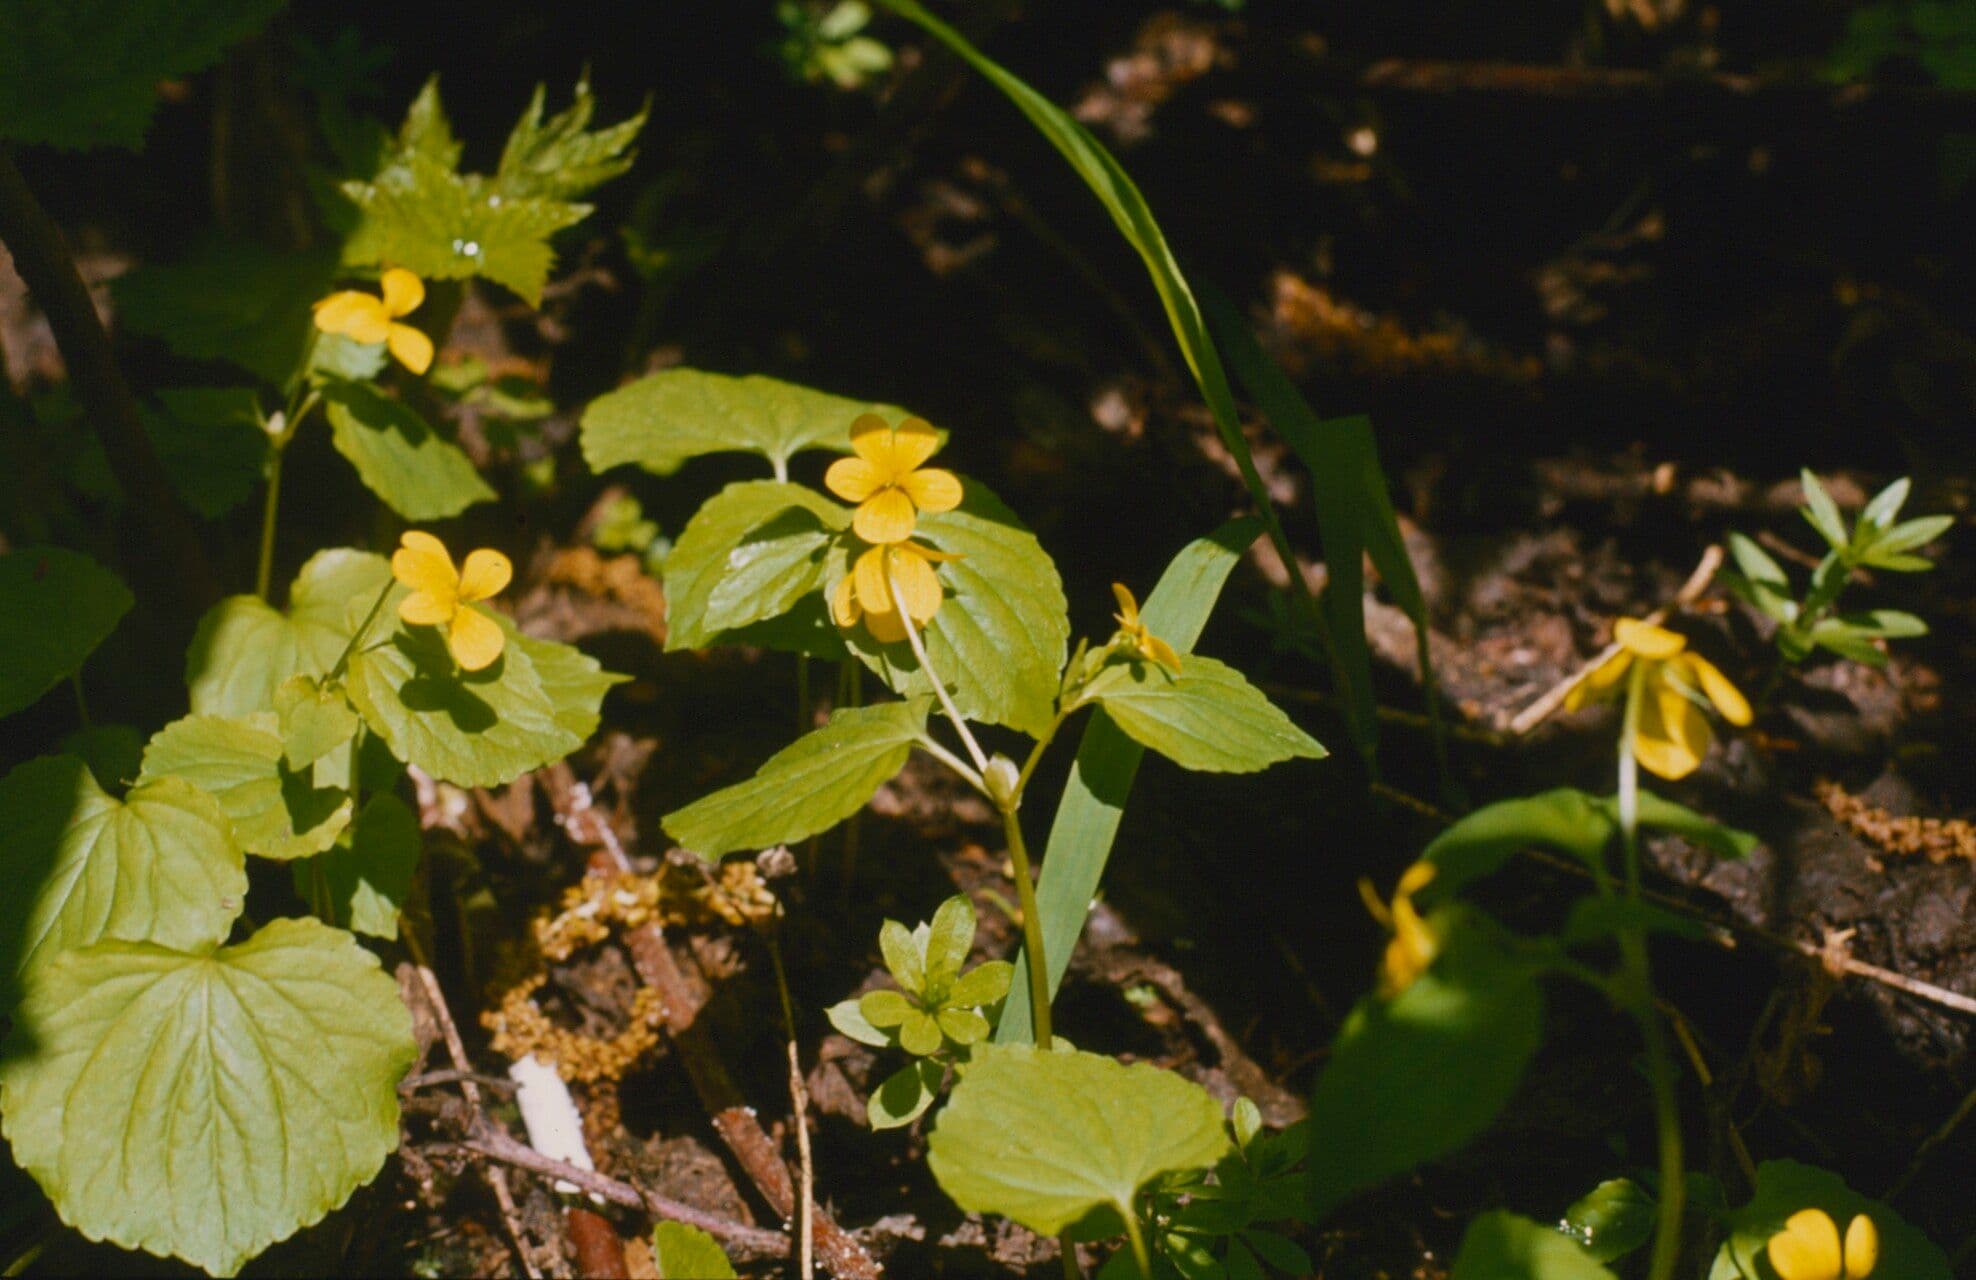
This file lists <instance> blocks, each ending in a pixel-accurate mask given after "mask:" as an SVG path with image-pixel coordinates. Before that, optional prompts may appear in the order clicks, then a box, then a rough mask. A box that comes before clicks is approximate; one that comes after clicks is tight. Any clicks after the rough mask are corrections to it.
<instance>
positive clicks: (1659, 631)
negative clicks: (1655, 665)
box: [1612, 618, 1688, 659]
mask: <svg viewBox="0 0 1976 1280" xmlns="http://www.w3.org/2000/svg"><path fill="white" fill-rule="evenodd" d="M1612 638H1613V639H1615V640H1617V641H1619V643H1620V646H1621V647H1622V648H1624V649H1626V650H1628V651H1630V652H1632V653H1635V654H1637V655H1639V656H1640V657H1642V658H1654V659H1666V658H1671V657H1673V656H1674V655H1675V654H1677V653H1679V652H1681V651H1682V650H1683V649H1685V648H1687V647H1688V640H1687V637H1685V636H1683V635H1682V634H1681V633H1680V632H1678V631H1669V630H1668V629H1667V628H1666V627H1656V626H1655V625H1654V624H1653V623H1651V622H1642V621H1640V620H1639V619H1638V618H1621V619H1620V620H1619V621H1617V622H1615V623H1613V624H1612Z"/></svg>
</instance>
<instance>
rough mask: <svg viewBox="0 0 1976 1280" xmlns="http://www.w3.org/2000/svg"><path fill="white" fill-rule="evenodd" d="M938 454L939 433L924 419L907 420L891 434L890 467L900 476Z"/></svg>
mask: <svg viewBox="0 0 1976 1280" xmlns="http://www.w3.org/2000/svg"><path fill="white" fill-rule="evenodd" d="M938 452H940V433H939V432H938V431H935V430H934V429H933V425H932V424H931V423H929V422H927V421H926V419H924V418H907V419H906V420H905V421H904V422H901V423H900V424H899V428H898V430H896V431H894V432H893V433H892V466H893V468H894V470H896V471H897V472H898V473H899V474H900V475H902V476H903V475H904V474H905V473H906V472H908V471H911V470H912V469H914V468H915V467H917V466H919V464H920V463H922V462H925V461H926V460H927V459H928V458H930V457H932V456H933V455H934V454H936V453H938Z"/></svg>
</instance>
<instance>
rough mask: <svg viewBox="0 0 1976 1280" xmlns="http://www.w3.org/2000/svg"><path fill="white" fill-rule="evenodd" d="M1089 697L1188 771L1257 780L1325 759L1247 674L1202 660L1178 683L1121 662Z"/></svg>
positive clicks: (1194, 657) (1194, 658) (1190, 662)
mask: <svg viewBox="0 0 1976 1280" xmlns="http://www.w3.org/2000/svg"><path fill="white" fill-rule="evenodd" d="M1085 696H1087V697H1089V698H1091V699H1093V700H1095V701H1096V702H1098V703H1099V704H1100V705H1101V706H1103V707H1104V709H1105V713H1106V714H1107V715H1109V716H1110V717H1111V719H1112V723H1113V724H1116V725H1117V726H1118V727H1119V728H1120V729H1123V730H1124V731H1125V733H1126V736H1127V737H1130V738H1131V739H1132V740H1133V741H1135V742H1137V743H1139V745H1141V746H1143V747H1150V748H1151V749H1152V750H1154V751H1157V752H1159V753H1160V754H1161V755H1163V756H1165V757H1166V758H1167V759H1169V760H1171V761H1173V762H1174V763H1175V764H1177V765H1179V766H1181V767H1182V768H1183V769H1196V770H1203V771H1208V772H1213V773H1253V772H1255V771H1256V770H1258V769H1267V768H1268V767H1269V766H1270V765H1272V764H1276V763H1278V762H1279V761H1283V760H1289V759H1293V758H1296V757H1299V756H1301V757H1304V758H1307V759H1312V760H1319V759H1323V757H1324V755H1325V754H1326V753H1325V750H1324V748H1323V747H1322V746H1321V745H1319V743H1318V741H1317V739H1315V738H1313V737H1311V736H1310V735H1309V734H1307V733H1305V732H1304V731H1303V730H1302V729H1300V728H1298V727H1297V726H1296V725H1295V724H1294V723H1292V722H1291V720H1290V717H1288V716H1286V715H1284V714H1283V712H1282V711H1281V710H1279V709H1278V708H1277V707H1276V705H1275V704H1274V703H1272V702H1270V700H1269V699H1268V698H1266V697H1264V696H1263V693H1262V691H1261V690H1260V689H1258V688H1256V687H1255V686H1254V685H1252V684H1250V683H1249V682H1248V680H1247V679H1245V678H1244V677H1243V675H1242V673H1241V672H1239V671H1237V670H1235V669H1234V668H1233V667H1229V666H1226V665H1224V664H1222V663H1220V662H1216V661H1215V660H1214V659H1213V658H1204V657H1201V656H1200V655H1198V654H1189V655H1187V656H1186V657H1184V658H1182V659H1181V667H1180V674H1179V675H1178V676H1175V675H1171V674H1169V673H1168V672H1167V671H1166V670H1165V669H1164V668H1162V667H1159V666H1157V665H1156V664H1154V663H1151V662H1136V661H1134V662H1115V663H1113V664H1112V665H1110V666H1108V667H1106V668H1105V669H1104V670H1103V671H1102V672H1100V673H1099V674H1098V676H1097V677H1096V678H1095V679H1093V680H1092V681H1091V683H1090V684H1089V685H1088V686H1086V695H1085Z"/></svg>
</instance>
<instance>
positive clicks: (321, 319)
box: [316, 289, 391, 346]
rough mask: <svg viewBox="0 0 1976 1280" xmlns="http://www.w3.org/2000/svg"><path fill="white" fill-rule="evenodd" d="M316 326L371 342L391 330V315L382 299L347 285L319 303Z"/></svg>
mask: <svg viewBox="0 0 1976 1280" xmlns="http://www.w3.org/2000/svg"><path fill="white" fill-rule="evenodd" d="M316 328H318V329H321V330H322V331H323V332H324V333H334V334H340V335H341V336H343V337H345V338H348V339H350V340H351V341H352V342H361V343H363V344H365V345H366V346H368V345H370V344H371V343H374V342H382V341H384V339H385V335H387V334H388V333H390V332H391V315H390V313H389V312H387V311H386V310H385V309H384V303H383V302H382V301H380V300H379V299H377V298H373V297H371V295H369V294H368V293H358V292H357V291H356V290H354V289H345V290H343V291H342V292H341V293H332V294H330V295H329V296H328V297H327V298H324V299H323V300H322V301H321V302H318V303H317V304H316Z"/></svg>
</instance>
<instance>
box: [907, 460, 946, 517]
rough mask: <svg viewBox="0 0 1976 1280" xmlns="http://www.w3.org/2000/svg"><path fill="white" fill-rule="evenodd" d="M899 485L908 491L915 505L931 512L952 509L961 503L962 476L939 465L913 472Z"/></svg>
mask: <svg viewBox="0 0 1976 1280" xmlns="http://www.w3.org/2000/svg"><path fill="white" fill-rule="evenodd" d="M899 487H900V488H901V489H903V490H905V491H906V496H907V497H908V498H911V499H912V500H913V505H914V506H915V507H918V508H919V509H920V510H921V511H925V512H927V513H929V514H938V513H939V512H942V511H952V510H953V509H954V508H955V507H958V506H959V505H961V482H960V478H959V477H958V476H956V475H955V474H954V473H953V472H951V471H942V470H941V469H940V468H938V467H927V468H926V469H924V470H922V471H915V472H913V473H912V474H910V475H908V476H906V477H904V478H903V479H901V480H900V481H899Z"/></svg>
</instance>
